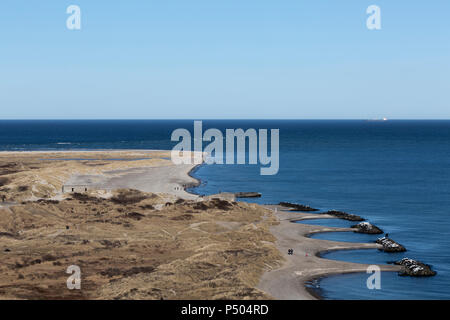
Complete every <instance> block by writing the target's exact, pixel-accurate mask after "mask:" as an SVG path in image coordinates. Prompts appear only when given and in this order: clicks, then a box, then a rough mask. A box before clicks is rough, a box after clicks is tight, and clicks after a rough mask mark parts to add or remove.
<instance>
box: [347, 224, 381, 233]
mask: <svg viewBox="0 0 450 320" xmlns="http://www.w3.org/2000/svg"><path fill="white" fill-rule="evenodd" d="M351 228H354V229H356V230H355V232H357V233H366V234H382V233H383V230H381V229H380V228H378V227H377V226H374V225H373V224H371V223H370V222H360V223H358V224H355V225H353V226H351Z"/></svg>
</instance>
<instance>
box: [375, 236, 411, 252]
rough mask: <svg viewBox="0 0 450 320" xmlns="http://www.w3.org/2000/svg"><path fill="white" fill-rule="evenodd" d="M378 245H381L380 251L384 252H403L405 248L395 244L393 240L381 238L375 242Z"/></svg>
mask: <svg viewBox="0 0 450 320" xmlns="http://www.w3.org/2000/svg"><path fill="white" fill-rule="evenodd" d="M375 242H376V243H378V244H381V245H382V249H381V250H382V251H384V252H404V251H406V248H405V247H404V246H402V245H401V244H400V243H397V242H395V241H394V240H392V239H390V238H387V237H383V238H379V239H377V240H376V241H375Z"/></svg>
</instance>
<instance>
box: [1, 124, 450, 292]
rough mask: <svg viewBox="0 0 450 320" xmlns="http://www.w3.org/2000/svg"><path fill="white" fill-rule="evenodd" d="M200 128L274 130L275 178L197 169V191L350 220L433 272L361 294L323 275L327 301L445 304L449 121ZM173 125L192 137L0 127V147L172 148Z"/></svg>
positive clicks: (361, 281)
mask: <svg viewBox="0 0 450 320" xmlns="http://www.w3.org/2000/svg"><path fill="white" fill-rule="evenodd" d="M203 125H204V127H205V129H207V128H211V127H212V128H218V129H221V130H223V131H224V129H225V128H243V129H246V128H256V129H259V128H267V129H271V128H279V129H280V171H279V173H278V175H275V176H261V175H260V174H259V166H255V165H204V166H201V167H200V168H199V169H198V170H196V171H195V173H194V175H195V176H196V177H198V178H200V179H201V180H202V184H201V186H200V187H198V188H196V189H195V192H197V193H201V194H211V193H216V192H219V191H231V192H237V191H258V192H261V193H262V194H263V196H262V198H260V199H256V200H255V199H250V200H251V201H256V202H259V203H277V202H279V201H292V202H299V203H304V204H308V205H311V206H313V207H317V208H319V209H322V210H328V209H338V210H345V211H348V212H351V213H355V214H358V215H361V216H364V217H365V218H367V219H368V220H369V221H371V222H372V223H374V224H376V225H378V226H379V227H381V228H382V229H383V230H385V231H386V232H389V234H390V236H391V237H392V238H394V239H395V240H397V241H398V242H400V243H402V244H403V245H405V246H406V247H407V249H408V252H407V253H406V256H408V257H411V258H416V259H419V260H422V261H424V262H426V263H429V264H432V265H433V267H434V269H435V270H436V271H437V272H438V275H437V276H436V277H433V278H426V279H412V278H405V277H398V276H397V275H395V274H392V273H383V276H382V289H381V290H376V291H373V290H368V289H367V288H366V285H365V283H366V279H367V277H368V275H367V274H352V275H345V276H336V277H329V278H326V279H323V280H322V281H320V287H321V289H320V293H321V294H322V295H323V296H324V297H325V298H328V299H336V298H340V299H342V298H343V299H345V298H349V299H354V298H359V299H365V298H367V299H372V298H377V299H406V298H412V299H449V298H450V290H449V288H448V286H449V285H450V237H449V235H450V171H449V170H450V121H380V122H378V121H278V120H273V121H271V120H266V121H260V120H253V121H247V120H245V121H244V120H243V121H235V120H230V121H225V120H224V121H212V120H211V121H204V123H203ZM176 128H186V129H189V130H191V131H192V128H193V122H192V121H188V120H179V121H172V120H167V121H0V150H55V149H61V150H63V149H170V148H172V147H173V146H174V145H175V142H171V141H170V134H171V132H172V130H174V129H176ZM332 221H333V220H330V223H331V224H330V225H333V224H332ZM335 225H336V226H340V224H338V223H336V224H335ZM318 236H319V235H318ZM329 236H330V238H331V237H333V236H335V235H332V234H330V235H329ZM339 236H344V234H339ZM320 237H323V238H324V239H326V238H327V237H326V235H325V234H324V235H320ZM372 238H373V237H372ZM372 238H370V239H369V238H367V240H366V239H359V238H358V239H354V240H357V241H372V240H371V239H372ZM348 239H349V241H352V239H350V238H348ZM326 257H327V258H332V259H342V260H348V261H356V260H358V261H359V262H367V263H372V262H373V263H385V262H387V261H389V260H394V259H395V258H397V257H394V256H389V255H387V254H385V253H381V252H379V251H377V250H368V251H366V252H365V253H364V254H362V253H361V252H360V250H357V251H343V252H334V253H330V254H328V255H327V256H326ZM391 257H393V258H391ZM359 259H360V260H359Z"/></svg>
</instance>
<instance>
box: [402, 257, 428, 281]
mask: <svg viewBox="0 0 450 320" xmlns="http://www.w3.org/2000/svg"><path fill="white" fill-rule="evenodd" d="M394 263H395V264H397V265H400V266H403V269H402V271H401V272H400V273H399V275H400V276H410V277H431V276H435V275H436V271H433V270H432V269H431V266H429V265H428V264H425V263H422V262H420V261H416V260H413V259H409V258H403V259H402V260H400V261H397V262H394Z"/></svg>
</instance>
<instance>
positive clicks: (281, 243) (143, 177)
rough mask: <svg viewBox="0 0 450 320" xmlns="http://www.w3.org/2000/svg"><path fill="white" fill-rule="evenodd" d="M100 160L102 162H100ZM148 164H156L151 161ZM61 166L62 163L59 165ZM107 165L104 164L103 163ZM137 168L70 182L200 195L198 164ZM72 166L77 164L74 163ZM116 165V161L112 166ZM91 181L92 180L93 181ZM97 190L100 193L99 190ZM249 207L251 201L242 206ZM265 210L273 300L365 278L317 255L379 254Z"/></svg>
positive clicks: (307, 295)
mask: <svg viewBox="0 0 450 320" xmlns="http://www.w3.org/2000/svg"><path fill="white" fill-rule="evenodd" d="M105 152H107V153H113V152H114V153H127V154H128V156H129V155H130V154H132V153H139V152H141V153H143V152H144V153H152V152H153V153H167V152H170V151H168V150H136V149H128V150H127V149H125V150H119V149H114V150H107V151H105V150H89V151H81V150H73V149H72V150H70V151H62V150H58V151H41V150H39V151H0V156H1V155H3V156H5V155H6V156H8V155H11V154H16V155H27V156H28V155H33V154H39V155H40V154H55V153H57V154H67V153H70V154H74V153H78V154H83V153H90V154H91V153H99V154H100V153H105ZM100 160H102V159H100ZM153 160H157V159H156V158H155V159H153ZM61 161H65V160H64V159H61ZM103 161H107V160H103ZM135 161H137V163H135V164H133V165H131V166H128V165H129V164H130V163H132V162H133V161H129V162H128V163H127V166H123V165H122V166H121V167H118V168H115V169H114V170H109V171H108V170H105V171H100V172H96V173H85V174H80V173H78V174H71V175H70V179H69V180H66V181H65V183H67V182H68V181H72V182H73V183H74V184H76V182H80V181H81V182H85V183H87V182H86V181H89V180H90V179H92V178H95V179H98V181H100V182H96V184H94V185H95V186H110V187H111V189H119V188H135V189H138V190H141V191H145V192H160V193H168V194H172V195H174V196H176V197H179V198H183V199H191V200H197V199H199V198H202V195H199V194H196V193H193V192H192V190H190V191H187V189H193V188H195V187H198V186H200V185H201V183H202V180H201V179H199V178H196V177H194V175H193V174H194V172H195V171H196V170H198V168H199V167H200V166H201V165H203V164H204V162H202V163H201V164H190V165H174V164H173V163H172V162H171V161H170V160H164V161H166V162H167V164H166V162H164V163H159V165H155V166H150V165H149V161H150V160H149V161H141V160H135ZM75 162H78V161H75ZM117 162H119V161H116V163H117ZM95 179H93V180H95ZM100 189H101V188H100ZM244 202H247V203H250V204H252V202H251V201H244ZM261 207H263V208H266V209H269V210H271V211H272V214H273V215H274V216H275V217H276V219H277V220H278V222H279V224H278V225H275V226H272V227H270V230H269V231H270V233H271V234H272V235H273V236H274V237H275V238H276V239H277V240H276V243H275V247H276V249H277V250H278V251H279V252H280V253H281V255H282V256H283V258H284V260H285V261H284V263H282V265H281V266H280V267H277V268H274V269H272V270H270V271H266V272H264V273H263V274H262V276H261V277H260V279H259V284H258V285H257V286H256V288H258V289H260V290H262V291H263V292H265V293H267V294H268V295H270V296H272V297H273V298H275V299H282V300H292V299H321V297H320V295H318V294H317V292H315V291H314V290H313V289H312V288H309V287H308V286H307V282H311V281H315V280H317V279H320V278H323V277H326V276H329V275H337V274H346V273H355V272H365V271H366V269H367V267H368V266H369V265H366V264H357V263H350V262H344V261H336V260H327V259H324V258H321V257H320V256H319V255H320V253H323V252H327V251H336V250H352V249H366V248H367V249H374V248H380V245H379V244H375V243H365V244H364V243H351V242H335V241H328V240H319V239H311V238H308V235H310V234H314V233H319V232H335V231H341V232H348V231H352V229H350V228H333V227H323V226H315V225H305V224H300V223H294V222H295V221H302V220H307V219H317V218H323V219H335V218H336V217H334V216H327V215H324V214H317V213H302V212H292V211H288V210H286V208H284V207H280V206H276V205H261ZM289 248H293V249H294V255H288V254H287V250H288V249H289ZM380 268H381V270H382V271H399V270H400V267H398V266H392V265H380Z"/></svg>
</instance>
